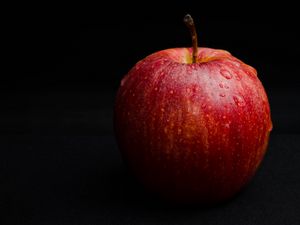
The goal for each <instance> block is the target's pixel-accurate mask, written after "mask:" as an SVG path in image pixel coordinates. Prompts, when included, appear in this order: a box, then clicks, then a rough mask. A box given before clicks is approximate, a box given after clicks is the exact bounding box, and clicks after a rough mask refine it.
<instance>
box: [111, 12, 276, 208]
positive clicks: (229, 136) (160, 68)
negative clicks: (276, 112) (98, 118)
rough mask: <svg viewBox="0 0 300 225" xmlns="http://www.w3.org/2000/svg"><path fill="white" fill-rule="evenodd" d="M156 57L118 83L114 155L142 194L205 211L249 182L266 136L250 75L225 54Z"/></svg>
mask: <svg viewBox="0 0 300 225" xmlns="http://www.w3.org/2000/svg"><path fill="white" fill-rule="evenodd" d="M185 22H186V24H187V25H188V27H189V28H190V30H191V33H192V37H193V48H192V49H191V48H174V49H167V50H163V51H159V52H156V53H154V54H152V55H149V56H148V57H146V58H145V59H143V60H141V61H140V62H138V63H137V64H136V65H135V66H134V67H133V68H132V69H131V70H130V71H129V73H128V74H127V75H126V76H125V77H124V78H123V80H122V82H121V86H120V88H119V91H118V93H117V97H116V102H115V115H114V125H115V132H116V137H117V141H118V145H119V148H120V151H121V153H122V155H123V157H124V160H125V161H126V162H127V164H128V165H129V167H130V168H131V169H132V171H133V173H134V174H135V175H136V176H137V178H138V179H139V180H140V181H141V182H142V183H143V184H144V185H145V186H146V187H147V188H148V189H149V190H152V191H154V192H157V193H158V194H160V195H161V196H163V197H165V198H168V199H171V200H172V201H176V202H185V203H192V202H193V203H203V204H211V203H215V202H219V201H222V200H225V199H228V198H229V197H231V196H233V195H234V194H235V193H237V192H238V191H239V190H240V189H241V188H242V187H244V186H245V184H246V183H247V182H249V180H250V179H251V178H252V177H253V175H254V173H255V171H256V170H257V167H258V166H259V164H260V162H261V160H262V158H263V156H264V154H265V151H266V148H267V144H268V139H269V134H270V131H271V129H272V122H271V117H270V108H269V103H268V99H267V95H266V93H265V91H264V88H263V86H262V84H261V82H260V81H259V79H258V77H257V73H256V70H255V69H254V68H252V67H251V66H249V65H246V64H245V63H243V62H242V61H241V60H239V59H237V58H235V57H234V56H232V55H231V54H230V53H229V52H227V51H223V50H216V49H210V48H198V47H197V36H196V33H195V28H194V24H193V20H192V18H191V17H190V16H189V15H187V16H186V17H185Z"/></svg>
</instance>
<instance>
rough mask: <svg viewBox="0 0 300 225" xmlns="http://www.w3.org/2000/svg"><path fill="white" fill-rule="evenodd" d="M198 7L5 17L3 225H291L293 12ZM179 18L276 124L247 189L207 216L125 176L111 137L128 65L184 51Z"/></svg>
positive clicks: (296, 81) (299, 171)
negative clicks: (263, 100) (249, 74)
mask: <svg viewBox="0 0 300 225" xmlns="http://www.w3.org/2000/svg"><path fill="white" fill-rule="evenodd" d="M197 2H199V1H197ZM207 2H208V1H207ZM200 3H201V5H188V6H186V5H184V4H182V2H179V3H177V2H176V1H173V3H172V5H171V6H170V5H168V6H164V7H163V6H161V2H160V3H158V4H156V3H154V2H152V1H151V3H150V2H149V3H147V2H145V5H143V6H137V7H140V10H139V9H135V8H134V7H136V5H135V4H132V5H130V4H129V3H128V2H126V4H125V3H124V4H123V5H118V4H114V3H110V5H108V6H105V7H104V6H101V5H100V6H95V7H94V6H92V5H89V6H88V7H87V11H85V7H83V6H82V5H80V6H78V7H76V6H75V8H76V10H75V8H74V5H68V6H67V7H63V6H62V5H60V4H59V5H47V6H46V5H32V6H31V5H26V7H22V6H21V7H20V9H18V8H17V6H14V7H13V9H14V10H13V12H12V13H11V14H10V17H9V18H10V19H9V23H8V28H9V29H8V30H7V31H6V30H3V32H2V33H3V34H4V35H3V36H4V38H6V39H7V40H5V41H3V46H4V47H7V48H8V50H7V52H3V55H5V58H6V59H8V61H9V62H8V63H3V67H5V66H7V67H8V69H9V70H7V71H6V72H5V73H4V72H3V73H1V79H0V101H1V110H0V191H1V192H0V224H1V225H2V224H3V225H10V224H12V225H15V224H16V225H23V224H28V225H44V224H45V225H48V224H49V225H50V224H58V225H60V224H61V225H68V224H72V225H74V224H80V225H81V224H82V225H96V224H113V225H114V224H249V225H250V224H280V225H285V224H288V225H297V224H300V163H299V162H300V154H299V153H300V152H299V144H300V117H299V114H300V101H299V97H300V74H299V71H300V70H299V68H298V67H299V62H298V61H299V55H300V48H299V33H298V30H297V29H296V28H297V27H298V24H297V21H298V18H297V17H298V13H295V12H294V11H295V10H294V9H297V7H294V6H293V5H291V4H278V5H274V4H273V5H268V6H267V7H263V6H262V5H261V4H255V3H254V2H251V4H246V3H245V4H244V3H243V4H242V5H239V4H233V5H234V7H232V6H233V5H229V3H228V2H227V1H226V5H225V4H224V5H218V7H216V3H215V2H213V4H212V5H211V6H210V5H209V3H207V4H206V5H203V4H204V3H203V2H199V4H200ZM26 4H29V3H26ZM116 7H117V8H118V9H121V10H118V9H116ZM36 8H37V9H38V10H36ZM146 9H147V11H146ZM206 9H207V10H206ZM187 12H189V13H191V14H192V16H193V17H194V20H195V21H196V23H197V28H198V33H199V43H200V45H201V46H204V47H212V48H221V49H226V50H228V51H230V52H231V53H232V54H233V55H235V56H237V57H238V58H240V59H242V60H243V61H245V62H246V63H248V64H250V65H252V66H254V67H255V68H256V69H257V70H258V73H259V78H260V79H261V81H262V83H263V84H264V86H265V89H266V91H267V93H268V96H269V100H270V105H271V111H272V120H273V124H274V130H273V131H272V135H271V139H270V145H269V150H268V153H267V155H266V157H265V159H264V161H263V163H262V166H261V168H260V169H259V171H258V173H257V175H256V176H255V178H254V179H253V181H252V182H251V183H250V185H249V186H248V187H247V188H246V189H245V190H244V191H242V192H241V193H240V194H239V195H238V196H236V197H235V198H234V199H232V200H231V201H229V202H226V203H223V204H221V205H218V206H216V207H212V208H206V209H203V208H199V207H184V206H183V207H174V206H170V205H168V204H166V203H164V202H162V201H160V200H157V199H155V198H154V197H153V196H151V195H150V194H148V193H145V192H144V191H143V189H142V188H141V187H140V186H139V184H138V183H136V182H135V180H134V179H133V178H132V177H131V176H130V175H129V174H128V173H127V171H126V169H125V168H124V167H123V165H122V160H121V158H120V154H119V152H118V149H117V146H116V142H115V139H114V134H113V129H112V127H113V126H112V125H113V123H112V122H113V121H112V118H113V102H114V96H115V93H116V91H117V88H118V85H119V83H120V80H121V78H122V77H123V75H124V74H126V73H127V71H128V70H129V69H130V68H131V67H132V66H133V65H134V63H136V62H137V61H138V60H140V59H142V58H143V57H145V56H147V55H148V54H150V53H152V52H155V51H157V50H161V49H166V48H172V47H181V46H189V45H190V42H191V40H190V38H189V32H188V30H187V29H186V28H185V27H184V24H183V22H182V18H183V16H184V15H185V13H187ZM283 15H284V16H283ZM6 24H7V23H6ZM3 29H4V28H3ZM3 71H4V70H3Z"/></svg>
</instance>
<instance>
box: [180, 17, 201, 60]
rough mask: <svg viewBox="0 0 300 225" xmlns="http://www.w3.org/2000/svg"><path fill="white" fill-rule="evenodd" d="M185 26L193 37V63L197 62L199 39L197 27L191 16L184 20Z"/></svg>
mask: <svg viewBox="0 0 300 225" xmlns="http://www.w3.org/2000/svg"><path fill="white" fill-rule="evenodd" d="M183 21H184V23H185V25H186V26H187V27H188V28H189V30H190V32H191V36H192V44H193V63H196V62H197V55H198V39H197V32H196V27H195V24H194V20H193V18H192V17H191V15H190V14H187V15H185V17H184V18H183Z"/></svg>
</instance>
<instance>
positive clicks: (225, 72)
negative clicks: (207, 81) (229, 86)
mask: <svg viewBox="0 0 300 225" xmlns="http://www.w3.org/2000/svg"><path fill="white" fill-rule="evenodd" d="M220 73H221V75H222V76H223V77H225V78H226V79H228V80H229V79H231V78H232V74H231V73H230V72H229V71H228V70H225V69H221V71H220Z"/></svg>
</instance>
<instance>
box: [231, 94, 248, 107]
mask: <svg viewBox="0 0 300 225" xmlns="http://www.w3.org/2000/svg"><path fill="white" fill-rule="evenodd" d="M233 100H234V102H235V104H236V105H237V106H240V107H242V106H245V101H244V99H243V98H242V97H241V96H239V95H235V96H233Z"/></svg>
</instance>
